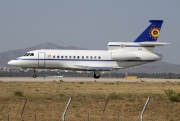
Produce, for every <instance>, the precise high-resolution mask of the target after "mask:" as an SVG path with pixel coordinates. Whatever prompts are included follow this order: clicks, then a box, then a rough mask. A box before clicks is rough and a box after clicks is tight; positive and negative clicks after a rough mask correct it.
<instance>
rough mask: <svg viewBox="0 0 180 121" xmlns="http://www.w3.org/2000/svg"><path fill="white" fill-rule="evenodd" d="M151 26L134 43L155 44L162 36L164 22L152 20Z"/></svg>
mask: <svg viewBox="0 0 180 121" xmlns="http://www.w3.org/2000/svg"><path fill="white" fill-rule="evenodd" d="M149 22H150V23H151V24H150V25H149V26H148V27H147V28H146V29H145V30H144V32H142V33H141V35H139V37H138V38H137V39H136V40H134V42H154V41H157V39H158V36H159V34H160V30H161V26H162V23H163V20H150V21H149Z"/></svg>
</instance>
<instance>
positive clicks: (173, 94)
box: [164, 89, 180, 102]
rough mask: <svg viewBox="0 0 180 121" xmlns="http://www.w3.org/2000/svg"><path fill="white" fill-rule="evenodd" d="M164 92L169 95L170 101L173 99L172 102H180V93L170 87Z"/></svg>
mask: <svg viewBox="0 0 180 121" xmlns="http://www.w3.org/2000/svg"><path fill="white" fill-rule="evenodd" d="M164 92H165V93H166V95H167V96H168V98H169V99H170V101H172V102H179V101H180V93H176V92H174V91H173V90H170V89H168V90H165V91H164Z"/></svg>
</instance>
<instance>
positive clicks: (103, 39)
mask: <svg viewBox="0 0 180 121" xmlns="http://www.w3.org/2000/svg"><path fill="white" fill-rule="evenodd" d="M150 19H160V20H164V23H163V26H162V30H161V34H160V36H159V39H158V41H161V42H168V43H171V44H170V45H167V46H163V47H158V48H157V49H155V51H156V52H157V53H161V54H163V56H164V58H163V61H165V62H169V63H176V64H180V54H178V53H179V52H180V47H179V46H180V0H1V1H0V42H1V44H0V52H3V51H7V50H14V49H21V48H26V47H31V46H36V45H38V44H41V43H47V42H52V43H55V44H57V45H61V46H71V45H73V46H78V47H84V48H87V49H107V44H108V42H110V41H117V42H118V41H119V42H128V41H129V42H131V41H134V39H136V37H137V36H138V35H139V34H140V33H141V32H142V31H144V29H145V28H146V27H147V26H149V22H148V21H149V20H150Z"/></svg>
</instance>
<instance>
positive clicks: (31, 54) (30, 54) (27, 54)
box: [24, 53, 34, 56]
mask: <svg viewBox="0 0 180 121" xmlns="http://www.w3.org/2000/svg"><path fill="white" fill-rule="evenodd" d="M24 56H34V53H26V54H25V55H24Z"/></svg>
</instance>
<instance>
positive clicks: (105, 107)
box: [103, 98, 109, 113]
mask: <svg viewBox="0 0 180 121" xmlns="http://www.w3.org/2000/svg"><path fill="white" fill-rule="evenodd" d="M108 101H109V98H108V99H107V100H106V104H105V106H104V109H103V113H104V111H105V109H106V106H107V104H108Z"/></svg>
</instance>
